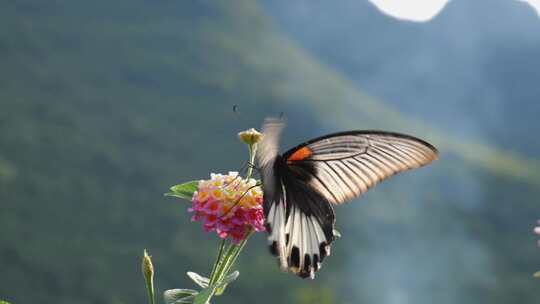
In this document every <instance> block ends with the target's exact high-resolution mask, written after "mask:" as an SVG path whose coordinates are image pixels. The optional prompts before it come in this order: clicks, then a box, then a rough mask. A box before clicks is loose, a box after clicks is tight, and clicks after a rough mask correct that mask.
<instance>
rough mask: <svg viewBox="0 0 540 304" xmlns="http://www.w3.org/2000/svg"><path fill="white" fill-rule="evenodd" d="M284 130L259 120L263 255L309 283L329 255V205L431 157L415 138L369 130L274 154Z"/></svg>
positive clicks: (428, 146)
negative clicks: (265, 244)
mask: <svg viewBox="0 0 540 304" xmlns="http://www.w3.org/2000/svg"><path fill="white" fill-rule="evenodd" d="M283 127H284V123H283V122H282V121H281V120H277V119H266V120H265V123H264V125H263V139H262V141H261V142H260V143H259V148H258V152H257V164H258V167H259V168H260V172H261V179H262V187H263V193H264V196H263V197H264V198H263V209H264V215H265V218H266V223H265V224H266V230H267V232H268V243H269V245H270V251H271V253H272V254H273V255H275V256H277V257H278V260H279V264H280V268H281V269H282V270H284V271H291V272H292V273H294V274H296V275H298V276H300V277H302V278H308V277H309V278H312V279H313V278H314V277H315V272H317V271H318V270H319V269H320V268H321V265H322V262H323V261H324V259H325V258H326V257H327V256H329V255H330V245H331V244H332V242H333V241H334V240H335V238H336V237H337V236H338V233H337V231H335V230H334V225H335V214H334V210H333V206H335V205H341V204H343V203H345V202H348V201H351V200H353V199H355V198H358V197H359V196H361V195H362V194H364V193H365V192H366V191H367V190H368V189H370V188H371V187H373V186H375V185H376V184H377V183H379V182H381V181H382V180H384V179H385V178H387V177H389V176H392V175H394V174H396V173H399V172H402V171H405V170H408V169H413V168H418V167H421V166H424V165H427V164H429V163H430V162H432V161H433V160H436V159H437V158H438V151H437V149H436V148H435V147H434V146H432V145H431V144H429V143H427V142H425V141H423V140H421V139H418V138H416V137H413V136H410V135H405V134H399V133H393V132H385V131H372V130H360V131H347V132H340V133H334V134H329V135H326V136H322V137H318V138H315V139H312V140H309V141H307V142H305V143H302V144H300V145H298V146H296V147H294V148H292V149H290V150H289V151H287V152H285V153H284V154H279V138H280V134H281V131H282V129H283Z"/></svg>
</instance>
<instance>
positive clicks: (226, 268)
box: [219, 230, 253, 280]
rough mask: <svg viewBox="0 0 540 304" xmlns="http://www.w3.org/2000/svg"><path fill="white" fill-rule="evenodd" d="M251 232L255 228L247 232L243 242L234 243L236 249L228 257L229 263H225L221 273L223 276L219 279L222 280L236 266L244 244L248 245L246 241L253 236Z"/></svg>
mask: <svg viewBox="0 0 540 304" xmlns="http://www.w3.org/2000/svg"><path fill="white" fill-rule="evenodd" d="M251 234H253V230H251V231H249V232H248V233H247V235H246V238H245V239H243V240H242V242H241V243H240V244H239V245H233V246H234V248H233V249H234V250H233V252H232V253H231V256H230V257H229V258H228V259H227V264H225V265H224V267H223V271H222V273H221V276H220V277H219V280H222V279H223V278H224V277H225V276H227V274H228V273H229V271H230V270H231V268H232V267H233V266H234V263H235V262H236V259H237V258H238V256H239V255H240V252H242V249H244V246H245V245H246V243H247V241H248V239H249V237H250V236H251Z"/></svg>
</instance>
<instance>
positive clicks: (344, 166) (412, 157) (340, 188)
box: [283, 131, 437, 204]
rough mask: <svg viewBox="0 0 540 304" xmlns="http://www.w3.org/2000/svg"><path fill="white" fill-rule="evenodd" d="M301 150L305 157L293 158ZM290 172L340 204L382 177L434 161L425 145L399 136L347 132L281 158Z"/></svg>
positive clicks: (433, 153) (434, 153)
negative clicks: (285, 161) (284, 160)
mask: <svg viewBox="0 0 540 304" xmlns="http://www.w3.org/2000/svg"><path fill="white" fill-rule="evenodd" d="M297 151H303V153H302V155H304V156H305V157H303V158H299V157H294V156H295V154H297ZM283 157H284V158H286V159H287V164H288V166H289V168H290V170H291V171H293V172H295V173H296V174H297V175H298V176H299V177H302V178H304V179H308V183H309V184H310V185H311V186H312V187H313V188H314V189H316V190H317V191H318V192H319V193H321V194H322V195H323V196H324V197H325V198H326V199H327V200H328V201H329V202H331V203H333V204H341V203H344V202H347V201H350V200H352V199H354V198H357V197H358V196H360V195H362V194H363V193H365V192H366V191H367V190H368V189H369V188H371V187H373V186H374V185H376V184H377V183H379V182H380V181H382V180H384V179H385V178H387V177H389V176H392V175H394V174H396V173H399V172H402V171H405V170H408V169H413V168H418V167H420V166H423V165H426V164H428V163H430V162H431V161H433V160H435V159H437V149H435V147H433V146H432V145H430V144H428V143H427V142H425V141H423V140H421V139H418V138H415V137H412V136H409V135H404V134H399V133H392V132H384V131H349V132H343V133H336V134H331V135H328V136H324V137H321V138H318V139H314V140H311V141H309V142H307V143H305V144H302V145H300V146H298V147H296V148H294V149H291V150H289V151H288V152H286V153H285V154H284V155H283Z"/></svg>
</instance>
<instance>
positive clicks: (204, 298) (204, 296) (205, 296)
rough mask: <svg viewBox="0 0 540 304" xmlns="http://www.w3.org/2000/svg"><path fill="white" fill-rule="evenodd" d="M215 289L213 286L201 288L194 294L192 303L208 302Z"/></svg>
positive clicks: (204, 303)
mask: <svg viewBox="0 0 540 304" xmlns="http://www.w3.org/2000/svg"><path fill="white" fill-rule="evenodd" d="M215 290H216V287H215V286H210V287H209V288H205V289H203V290H201V292H200V293H199V294H198V295H196V296H195V301H194V302H193V304H208V303H209V301H210V298H211V297H212V296H213V295H214V292H215Z"/></svg>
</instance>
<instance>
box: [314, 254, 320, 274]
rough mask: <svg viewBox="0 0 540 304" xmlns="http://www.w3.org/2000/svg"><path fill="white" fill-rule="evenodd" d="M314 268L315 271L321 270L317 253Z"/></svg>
mask: <svg viewBox="0 0 540 304" xmlns="http://www.w3.org/2000/svg"><path fill="white" fill-rule="evenodd" d="M313 269H314V270H315V271H318V270H319V255H317V254H315V255H313Z"/></svg>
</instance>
